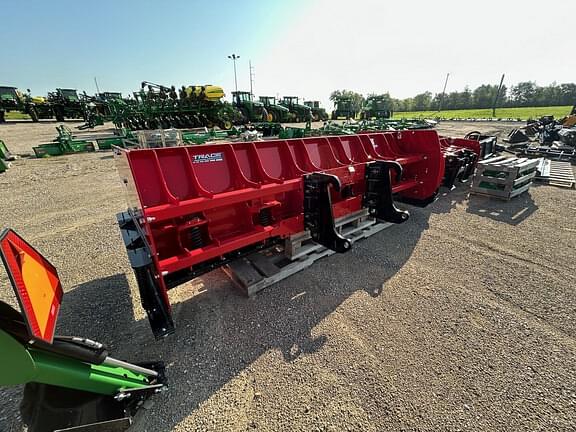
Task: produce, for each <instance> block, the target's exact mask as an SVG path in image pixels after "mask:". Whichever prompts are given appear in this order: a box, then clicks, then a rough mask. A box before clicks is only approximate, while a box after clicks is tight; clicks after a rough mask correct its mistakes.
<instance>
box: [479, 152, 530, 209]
mask: <svg viewBox="0 0 576 432" xmlns="http://www.w3.org/2000/svg"><path fill="white" fill-rule="evenodd" d="M538 163H539V160H538V159H526V158H516V157H507V156H496V157H493V158H490V159H486V160H483V161H480V162H478V166H477V167H476V172H475V174H474V180H473V182H472V190H471V192H472V193H474V194H479V195H486V196H490V197H496V198H501V199H505V200H509V199H511V198H513V197H515V196H518V195H520V194H521V193H522V192H526V191H527V190H528V189H529V188H530V186H531V185H532V179H533V178H534V176H535V175H536V168H537V167H538Z"/></svg>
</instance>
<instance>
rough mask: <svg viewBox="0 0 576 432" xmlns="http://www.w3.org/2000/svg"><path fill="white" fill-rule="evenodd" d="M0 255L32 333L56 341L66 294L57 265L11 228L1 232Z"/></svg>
mask: <svg viewBox="0 0 576 432" xmlns="http://www.w3.org/2000/svg"><path fill="white" fill-rule="evenodd" d="M0 256H2V261H3V262H4V266H5V267H6V271H7V272H8V276H9V277H10V281H11V282H12V285H13V286H14V291H15V292H16V296H17V297H18V302H19V303H20V307H21V308H22V313H23V315H24V317H25V318H26V324H27V325H28V331H29V332H30V336H31V337H32V338H34V339H40V340H42V341H45V342H48V343H52V340H53V338H54V330H55V328H56V318H57V317H58V311H59V310H60V302H61V301H62V294H63V292H62V285H61V284H60V279H59V278H58V273H57V272H56V268H54V266H53V265H52V264H50V262H48V260H47V259H46V258H44V257H43V256H42V255H40V253H38V251H36V249H34V248H33V247H32V246H30V245H29V244H28V243H27V242H26V241H25V240H24V239H23V238H22V237H20V236H19V235H18V234H16V233H15V232H14V231H12V230H11V229H7V230H4V231H3V232H2V234H0Z"/></svg>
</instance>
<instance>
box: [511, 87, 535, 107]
mask: <svg viewBox="0 0 576 432" xmlns="http://www.w3.org/2000/svg"><path fill="white" fill-rule="evenodd" d="M511 93H512V95H511V96H512V102H513V103H514V105H515V106H530V104H532V103H534V102H535V99H536V83H535V82H533V81H525V82H521V83H518V84H516V85H515V86H513V87H512V91H511Z"/></svg>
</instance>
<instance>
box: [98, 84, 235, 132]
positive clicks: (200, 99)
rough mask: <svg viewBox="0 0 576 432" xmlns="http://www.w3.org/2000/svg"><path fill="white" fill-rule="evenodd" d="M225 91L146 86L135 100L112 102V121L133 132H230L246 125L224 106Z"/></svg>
mask: <svg viewBox="0 0 576 432" xmlns="http://www.w3.org/2000/svg"><path fill="white" fill-rule="evenodd" d="M223 97H224V91H223V90H222V88H221V87H218V86H213V85H205V86H188V87H185V86H182V88H181V89H180V90H179V91H177V90H176V88H175V87H174V86H172V87H166V86H163V85H160V84H154V83H151V82H148V81H144V82H142V88H141V90H140V91H139V92H134V98H133V99H112V100H110V101H109V102H108V106H109V109H110V116H109V118H108V119H109V120H111V121H112V122H114V124H115V125H116V127H118V128H122V127H124V128H127V129H131V130H142V129H169V128H195V127H214V126H218V127H220V128H222V129H229V128H231V127H232V125H233V124H237V123H240V122H241V121H242V115H241V113H240V112H239V111H238V110H237V109H236V108H235V107H234V106H232V105H231V104H229V103H227V102H223V101H222V98H223Z"/></svg>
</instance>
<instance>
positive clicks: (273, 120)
mask: <svg viewBox="0 0 576 432" xmlns="http://www.w3.org/2000/svg"><path fill="white" fill-rule="evenodd" d="M277 117H278V116H277V114H276V113H275V112H274V111H270V112H269V113H268V121H269V122H270V123H276V122H277V121H278V118H277Z"/></svg>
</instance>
